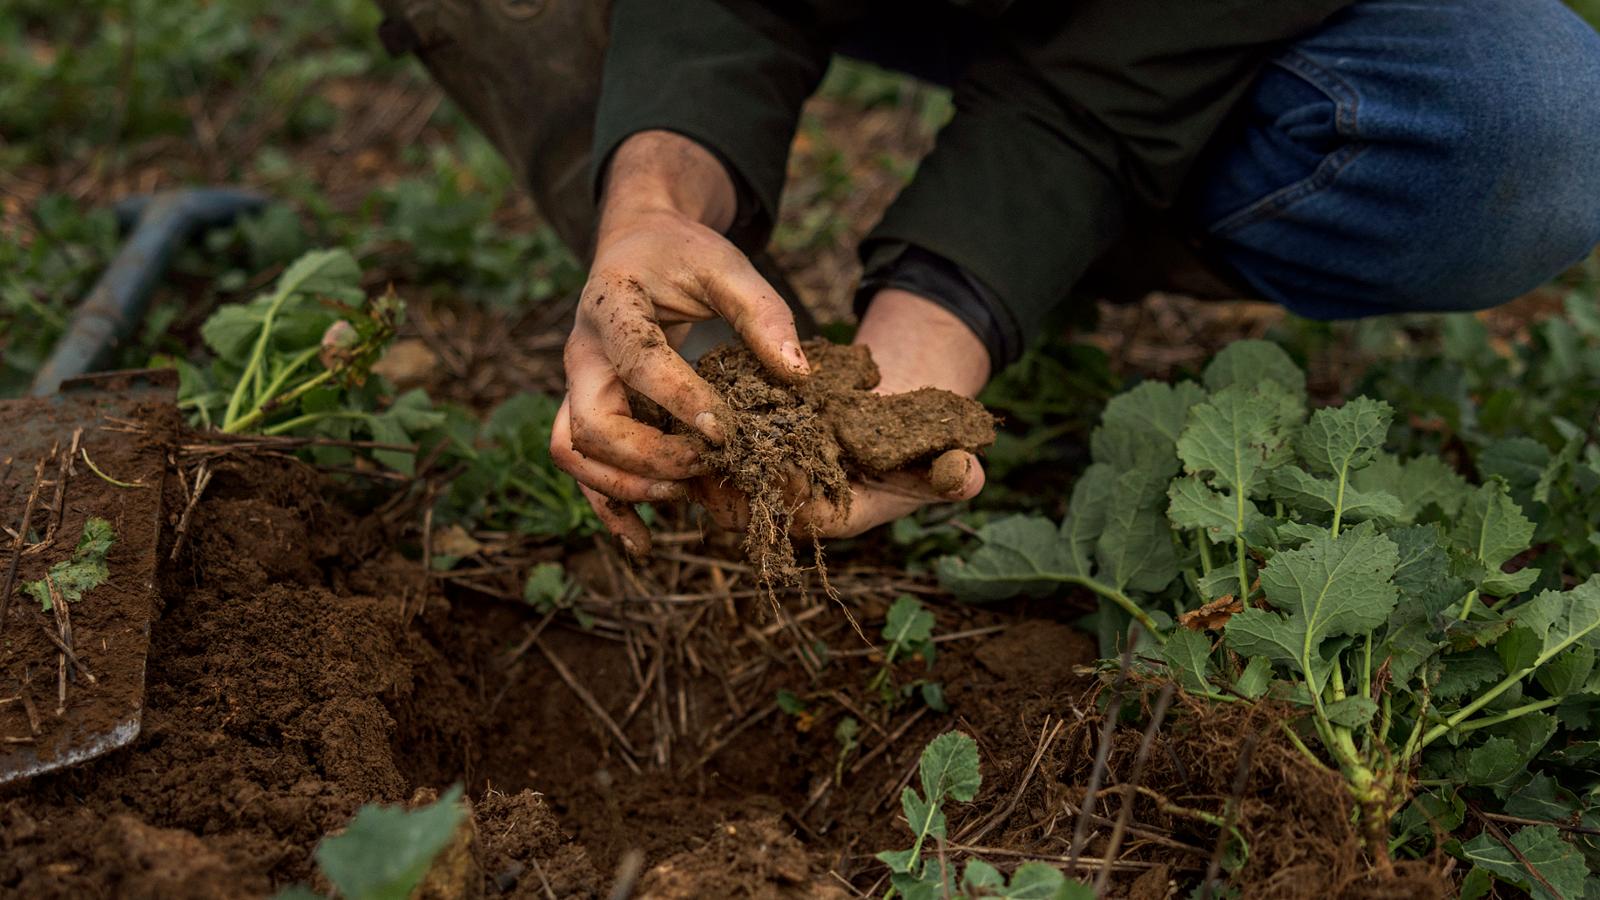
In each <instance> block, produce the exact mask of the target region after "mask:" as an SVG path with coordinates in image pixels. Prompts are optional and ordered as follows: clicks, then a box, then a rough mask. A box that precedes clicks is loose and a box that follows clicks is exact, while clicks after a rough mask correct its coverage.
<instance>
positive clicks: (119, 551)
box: [0, 371, 179, 785]
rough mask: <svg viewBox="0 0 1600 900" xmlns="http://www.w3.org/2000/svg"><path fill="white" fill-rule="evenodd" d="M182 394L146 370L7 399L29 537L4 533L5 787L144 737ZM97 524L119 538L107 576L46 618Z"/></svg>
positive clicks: (0, 570)
mask: <svg viewBox="0 0 1600 900" xmlns="http://www.w3.org/2000/svg"><path fill="white" fill-rule="evenodd" d="M176 394H177V379H176V378H175V377H174V373H172V372H169V371H141V372H113V373H107V374H104V375H92V376H87V377H84V378H77V379H72V380H70V381H68V382H65V383H63V384H62V387H61V392H60V393H59V394H56V395H54V396H49V397H38V398H30V399H25V400H0V422H4V423H5V426H4V429H3V430H0V520H3V521H4V523H5V525H6V527H7V528H8V529H11V530H12V531H17V530H19V529H21V520H22V518H23V516H24V513H25V511H26V510H28V509H29V508H30V507H31V514H30V515H29V516H28V518H29V524H28V527H27V528H26V529H25V530H22V531H21V532H20V540H18V539H17V538H15V537H13V536H12V535H11V534H3V535H0V579H4V580H3V581H0V585H3V584H4V583H5V582H7V581H9V582H10V583H11V584H10V588H9V589H8V590H7V591H6V592H5V593H0V609H4V614H3V617H0V785H5V784H8V783H11V782H15V781H21V780H23V779H26V778H31V777H33V776H35V775H39V774H41V773H44V772H49V771H52V770H55V769H60V768H62V767H64V766H70V765H73V764H76V763H80V762H83V761H85V760H88V759H93V758H94V757H97V756H100V755H102V754H105V753H109V752H110V751H112V750H115V749H117V748H119V747H123V746H126V745H128V744H130V743H132V742H133V741H134V740H135V739H136V738H138V736H139V729H140V726H141V722H142V718H143V712H144V674H145V660H146V657H147V656H148V653H149V649H150V624H151V619H152V618H153V616H154V613H155V601H156V571H157V567H158V559H157V543H158V541H159V538H160V535H161V499H162V489H163V485H164V479H165V475H166V471H167V453H168V447H169V444H170V441H171V438H172V435H173V433H174V429H175V427H176V426H177V424H178V422H179V419H178V416H177V412H176V409H175V408H174V406H173V404H174V401H175V399H176ZM41 461H43V464H42V466H41ZM30 496H32V497H33V502H32V503H31V504H30V503H29V498H30ZM91 518H99V519H104V520H105V521H106V522H108V523H109V524H110V526H111V529H112V533H113V536H114V540H113V542H112V544H111V548H110V550H109V551H108V552H107V553H106V557H105V563H106V572H107V574H106V577H105V579H104V580H103V581H102V582H101V583H99V584H97V585H95V586H93V587H90V588H88V589H87V590H84V591H83V592H82V596H81V598H80V599H77V600H70V599H62V600H61V602H60V603H52V604H51V605H52V609H51V610H49V611H46V610H45V609H44V608H43V606H44V604H43V603H42V601H41V600H40V599H39V597H38V594H39V593H40V592H41V591H42V592H43V593H44V594H45V595H46V596H50V594H49V583H50V582H47V581H45V575H46V573H47V572H54V571H55V570H54V568H53V567H56V566H58V565H63V564H66V565H70V564H71V563H72V561H73V559H74V555H75V553H76V552H77V547H78V542H79V538H80V536H81V535H82V534H83V533H84V526H85V524H86V523H87V522H88V520H89V519H91ZM13 570H14V571H13ZM52 580H54V575H52ZM39 585H43V588H42V589H41V588H39V587H37V586H39ZM57 589H58V591H59V589H60V585H59V584H57ZM58 605H59V606H64V610H59V611H58V610H56V609H55V608H54V607H56V606H58ZM63 612H64V613H65V615H62V614H61V613H63ZM68 651H70V653H69V652H68Z"/></svg>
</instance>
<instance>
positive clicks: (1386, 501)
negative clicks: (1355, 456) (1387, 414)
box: [1267, 466, 1402, 522]
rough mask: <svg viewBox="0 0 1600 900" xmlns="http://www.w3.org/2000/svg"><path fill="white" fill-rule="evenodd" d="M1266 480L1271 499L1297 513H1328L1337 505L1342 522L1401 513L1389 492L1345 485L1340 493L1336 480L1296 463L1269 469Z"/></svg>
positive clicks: (1392, 517) (1391, 518)
mask: <svg viewBox="0 0 1600 900" xmlns="http://www.w3.org/2000/svg"><path fill="white" fill-rule="evenodd" d="M1267 483H1268V487H1269V488H1270V491H1271V494H1272V497H1273V499H1275V500H1281V501H1283V502H1284V503H1285V504H1286V505H1288V506H1289V507H1291V508H1293V509H1297V510H1300V511H1301V512H1306V513H1318V514H1323V513H1328V514H1331V513H1332V512H1333V511H1334V509H1335V508H1336V507H1337V508H1339V509H1341V510H1343V515H1342V518H1343V519H1344V521H1345V522H1365V521H1367V520H1369V519H1376V520H1378V521H1380V522H1393V521H1396V520H1398V519H1399V518H1400V517H1401V514H1402V508H1401V504H1400V498H1398V497H1396V496H1394V495H1392V494H1388V493H1383V492H1376V493H1370V494H1369V493H1367V492H1365V491H1361V490H1358V489H1356V488H1354V487H1351V486H1349V485H1346V486H1345V488H1344V491H1343V493H1342V494H1341V493H1340V490H1339V483H1338V482H1337V481H1333V480H1330V479H1326V478H1318V477H1316V476H1314V475H1312V474H1311V473H1309V472H1307V471H1306V470H1304V469H1302V468H1300V467H1299V466H1284V467H1282V468H1279V469H1275V470H1273V472H1272V473H1271V474H1270V475H1269V476H1268V478H1267Z"/></svg>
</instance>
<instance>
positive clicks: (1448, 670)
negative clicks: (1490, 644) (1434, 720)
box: [1433, 650, 1506, 700]
mask: <svg viewBox="0 0 1600 900" xmlns="http://www.w3.org/2000/svg"><path fill="white" fill-rule="evenodd" d="M1439 668H1440V671H1441V674H1440V676H1439V683H1438V684H1436V685H1434V686H1433V696H1434V699H1436V700H1454V699H1456V698H1458V697H1464V696H1466V695H1468V694H1470V693H1472V692H1474V691H1476V690H1478V689H1479V688H1481V687H1483V686H1485V685H1488V684H1493V683H1494V682H1496V681H1499V680H1500V679H1502V678H1504V677H1505V675H1506V671H1505V668H1504V667H1503V666H1502V665H1501V664H1500V660H1499V658H1497V657H1496V656H1495V654H1494V651H1492V650H1475V651H1473V652H1471V653H1467V654H1464V655H1460V656H1447V657H1445V658H1444V659H1442V660H1440V666H1439Z"/></svg>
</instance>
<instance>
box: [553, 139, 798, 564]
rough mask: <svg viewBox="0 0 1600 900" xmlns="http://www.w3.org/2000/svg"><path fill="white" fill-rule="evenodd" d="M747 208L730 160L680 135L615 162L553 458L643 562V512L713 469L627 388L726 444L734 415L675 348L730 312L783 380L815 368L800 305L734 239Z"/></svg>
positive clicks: (630, 143) (571, 347) (643, 145)
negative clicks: (731, 230) (730, 232)
mask: <svg viewBox="0 0 1600 900" xmlns="http://www.w3.org/2000/svg"><path fill="white" fill-rule="evenodd" d="M734 205H735V201H734V191H733V182H732V180H731V179H730V178H729V177H728V174H727V172H726V171H725V170H724V169H723V168H722V165H721V163H719V162H718V161H717V160H716V158H715V157H713V156H712V155H711V154H710V153H709V152H708V151H706V150H705V149H704V148H702V147H700V146H699V145H698V144H695V143H694V142H693V141H690V140H688V139H687V138H684V137H681V136H679V135H676V134H670V133H666V132H642V133H640V134H637V135H634V136H633V137H631V138H629V139H628V140H627V141H625V142H623V144H622V146H621V147H619V148H618V150H617V153H616V156H615V157H614V159H613V161H612V163H611V166H610V171H609V177H608V185H607V189H606V196H605V200H604V201H603V202H602V204H601V217H600V227H599V230H598V232H597V235H596V241H595V258H594V263H593V265H592V266H591V267H590V270H589V281H588V283H587V284H585V285H584V289H583V294H582V296H581V297H580V298H579V301H578V311H577V320H576V323H575V324H574V326H573V329H572V334H571V336H570V337H569V338H568V339H567V345H566V352H565V365H566V374H567V396H566V399H565V400H564V401H563V402H562V404H561V409H560V411H559V412H558V413H557V415H556V420H555V425H554V427H553V428H552V429H551V432H550V457H551V459H552V460H553V461H554V462H555V464H556V465H557V466H559V467H560V468H561V469H563V470H564V471H566V472H567V473H568V474H570V475H572V477H573V478H575V479H577V481H578V484H579V486H580V488H582V490H583V493H584V496H585V497H587V498H588V499H589V503H590V505H592V506H593V507H594V509H595V512H596V513H597V514H598V515H599V516H600V520H601V521H602V522H604V523H605V525H606V527H607V528H609V529H610V530H611V531H612V533H614V534H616V535H617V536H618V537H619V538H620V539H621V540H622V542H623V546H624V547H625V548H626V549H627V550H628V552H629V553H631V554H633V555H641V554H644V553H647V552H648V551H649V549H650V532H649V529H647V528H646V527H645V525H644V522H643V521H642V520H640V518H639V516H638V514H637V513H636V512H634V509H633V506H632V504H633V503H634V502H641V501H647V500H674V499H681V498H683V497H685V496H687V489H686V485H685V483H684V479H687V478H690V477H692V476H695V475H700V474H704V469H703V468H702V467H701V463H700V459H699V456H698V454H697V452H696V450H695V446H694V444H693V442H692V441H690V440H689V439H688V438H685V437H683V436H679V435H668V434H665V433H663V432H662V431H660V430H658V429H656V428H652V427H651V426H649V425H645V424H644V423H642V422H639V421H638V420H636V419H634V418H633V416H632V414H631V413H630V411H629V408H628V399H627V394H626V391H625V387H628V388H632V389H634V390H636V391H638V392H639V393H640V394H643V395H644V396H646V397H648V398H650V399H651V400H654V401H655V402H656V403H658V404H660V405H661V406H662V407H663V408H664V409H665V410H666V411H667V412H668V413H670V414H671V415H672V416H673V417H674V418H676V419H678V420H679V421H682V422H684V423H685V424H687V425H689V426H691V427H693V428H694V429H695V430H697V431H699V432H700V433H701V434H702V435H704V436H705V437H706V439H707V440H710V441H711V442H712V443H717V444H720V443H721V442H722V440H723V435H724V428H725V425H724V423H725V422H727V421H728V409H727V407H726V405H725V404H724V403H723V402H722V400H721V398H720V397H719V396H718V395H717V393H716V392H715V390H713V389H712V387H711V386H710V385H708V384H706V383H705V381H704V380H703V379H701V378H700V377H699V376H698V375H696V374H695V372H694V369H693V368H692V367H691V366H690V365H689V364H688V363H687V362H685V361H684V359H683V358H682V357H680V356H679V355H678V353H677V351H676V350H675V349H674V347H675V346H676V344H677V343H678V342H679V341H681V340H682V338H683V333H684V332H685V331H686V330H687V328H688V325H689V323H692V322H698V321H702V320H705V319H710V318H714V317H718V316H720V317H722V318H724V319H727V320H728V321H729V323H730V324H732V325H733V327H734V330H735V331H737V332H738V333H739V334H740V335H741V336H742V337H743V338H744V340H745V343H746V344H747V345H748V346H749V347H750V349H751V350H752V351H753V352H754V353H755V354H756V356H757V357H758V358H760V359H761V361H762V362H763V363H764V364H765V365H766V366H767V367H768V369H770V370H771V371H772V372H773V373H774V374H775V375H777V376H779V377H780V378H784V379H786V380H793V379H798V378H803V377H805V376H806V375H808V374H810V368H809V366H808V365H807V364H806V359H805V355H804V354H803V353H802V352H801V350H800V339H799V337H798V336H797V335H796V333H795V326H794V316H793V314H792V313H790V312H789V308H788V306H787V305H786V304H785V303H784V302H783V300H782V298H780V297H779V296H778V293H777V291H775V290H773V289H772V286H771V285H769V284H767V282H766V280H765V279H764V278H762V277H761V276H760V275H759V274H758V273H757V272H756V270H755V268H754V267H753V266H752V265H751V264H750V261H749V260H748V259H747V258H746V257H745V255H744V254H743V253H742V252H740V251H739V249H738V248H736V247H734V246H733V244H731V243H729V242H728V241H727V239H726V238H724V237H723V236H722V234H721V233H720V232H721V230H722V229H724V228H726V227H727V226H728V224H729V223H730V222H731V221H732V219H733V214H734Z"/></svg>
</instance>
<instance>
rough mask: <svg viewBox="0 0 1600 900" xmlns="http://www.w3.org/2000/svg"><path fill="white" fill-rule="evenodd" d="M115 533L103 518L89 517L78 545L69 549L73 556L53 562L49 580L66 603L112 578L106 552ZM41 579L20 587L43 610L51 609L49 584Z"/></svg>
mask: <svg viewBox="0 0 1600 900" xmlns="http://www.w3.org/2000/svg"><path fill="white" fill-rule="evenodd" d="M116 539H117V537H116V534H115V533H114V532H113V531H112V530H111V523H110V522H107V521H106V520H105V519H101V518H98V517H94V516H91V517H89V519H88V521H86V522H84V523H83V534H81V535H79V537H78V545H77V546H76V547H74V548H73V550H72V557H71V558H70V559H64V560H62V561H61V562H58V563H56V564H55V565H53V566H51V567H50V569H49V573H50V574H49V581H53V582H55V586H56V590H58V591H60V592H61V596H62V597H63V598H64V599H66V600H67V601H68V602H72V603H76V602H77V601H79V600H82V599H83V595H84V594H86V593H88V592H89V591H92V590H94V589H95V588H97V587H99V586H100V585H101V584H103V583H105V580H106V579H107V578H109V577H111V569H110V568H109V567H108V566H107V565H106V555H107V554H108V553H109V552H110V551H111V545H112V544H113V543H115V542H116ZM49 581H46V580H45V579H44V578H40V579H39V580H37V581H30V582H27V583H26V584H24V585H23V586H22V589H23V590H24V591H26V592H27V593H28V595H29V596H31V597H32V598H33V599H35V600H37V601H39V605H40V606H41V607H42V608H43V609H44V611H45V612H49V611H50V610H52V609H53V608H54V604H53V603H52V602H51V599H50V584H49Z"/></svg>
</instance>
